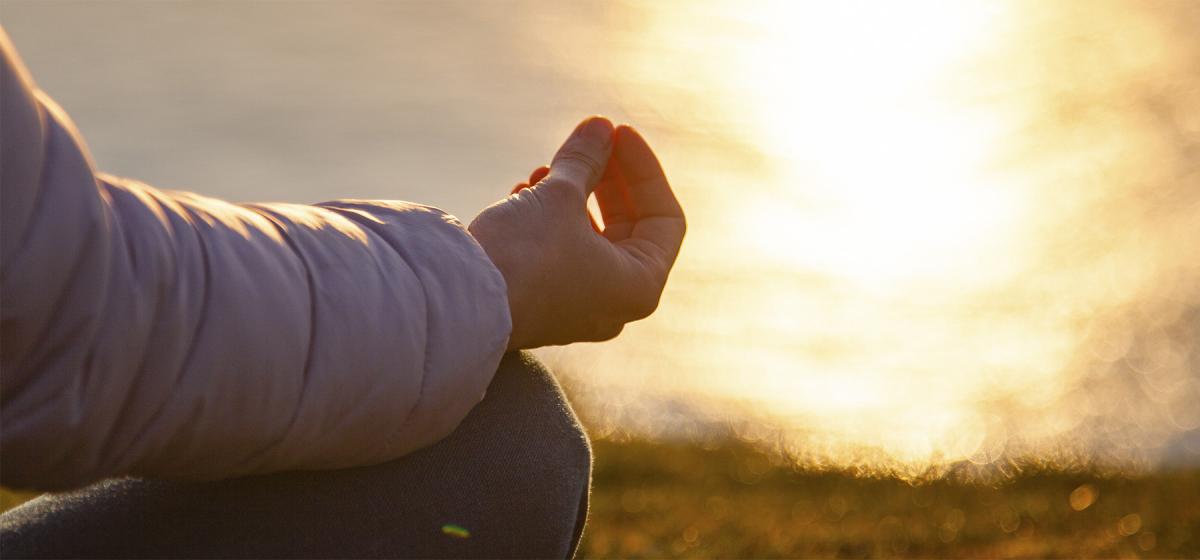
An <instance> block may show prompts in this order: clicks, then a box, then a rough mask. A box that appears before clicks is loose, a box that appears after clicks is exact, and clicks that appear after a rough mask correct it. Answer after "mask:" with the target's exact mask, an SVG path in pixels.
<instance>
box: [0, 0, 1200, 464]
mask: <svg viewBox="0 0 1200 560" xmlns="http://www.w3.org/2000/svg"><path fill="white" fill-rule="evenodd" d="M0 16H2V17H3V23H4V26H5V27H6V29H7V30H8V32H9V33H10V34H11V36H12V38H13V40H14V42H15V43H16V45H17V47H18V49H19V50H20V51H21V53H22V54H23V56H24V57H25V60H26V62H27V64H28V65H29V66H30V68H31V70H32V71H33V73H34V76H35V78H36V79H37V80H38V82H39V83H40V85H41V86H42V87H43V89H45V90H47V91H48V92H49V93H50V94H51V95H52V96H53V97H55V98H56V99H57V100H58V101H59V102H60V103H61V104H62V105H63V106H64V107H65V108H66V109H67V111H68V112H69V113H70V114H71V115H72V116H73V117H74V118H75V120H76V121H77V123H78V125H79V127H80V129H81V130H82V131H83V133H84V135H85V137H86V138H87V140H88V142H89V144H90V147H91V150H92V152H93V154H94V156H95V159H96V160H97V162H98V164H99V166H100V167H101V168H102V169H104V170H106V171H109V172H112V173H116V174H121V175H127V176H131V177H137V178H139V179H142V180H144V181H146V182H148V183H151V184H154V185H156V186H159V187H163V188H173V189H184V190H195V191H198V192H201V193H203V194H207V195H212V196H218V197H224V198H228V199H233V200H238V201H261V200H282V201H295V202H315V201H320V200H326V199H331V198H341V197H359V198H402V199H408V200H413V201H418V202H423V203H427V204H433V205H436V206H440V207H443V208H445V209H447V210H449V211H451V212H453V213H455V214H456V215H458V216H459V217H461V218H462V219H464V221H466V220H470V218H471V217H473V216H474V214H475V213H476V212H477V211H478V210H479V209H480V208H482V207H484V206H486V205H487V204H489V203H490V202H492V201H493V200H495V199H497V198H499V197H501V196H503V195H504V194H506V192H507V190H508V189H509V188H510V187H511V185H512V184H514V183H516V182H518V181H519V180H521V179H522V178H523V177H524V176H525V175H526V174H527V173H528V172H529V170H531V169H532V168H534V167H536V166H538V165H540V164H542V163H545V162H546V161H547V159H548V158H549V156H550V155H551V154H552V153H553V150H554V149H555V148H556V147H557V145H558V142H559V141H560V140H561V139H562V137H563V136H564V135H565V134H566V133H567V132H568V131H569V130H570V129H571V128H572V127H573V125H574V123H575V122H576V121H577V120H578V119H579V118H581V117H583V116H585V115H588V114H593V113H601V114H605V115H608V116H610V117H612V118H613V119H614V120H618V121H627V122H630V123H633V124H634V125H635V126H637V127H639V128H640V129H642V130H643V131H644V132H645V135H646V136H647V137H648V138H649V139H650V141H651V143H652V144H653V145H654V146H655V147H656V148H657V149H658V150H659V153H660V156H661V159H662V162H663V164H664V167H665V168H666V169H667V171H668V174H669V176H670V177H671V179H672V181H673V184H674V185H675V188H676V189H677V191H678V195H679V198H680V199H681V201H682V202H683V204H684V207H685V209H686V210H687V212H688V216H689V225H690V230H689V237H688V239H687V241H686V243H685V246H684V249H683V253H682V255H681V257H680V260H679V263H678V267H677V269H676V271H675V273H674V274H673V277H672V281H671V284H670V286H669V287H668V290H667V292H666V294H665V296H664V300H663V303H662V306H661V308H660V310H659V312H658V313H657V314H656V315H654V316H653V317H651V318H650V319H648V320H645V321H643V322H640V323H637V324H634V325H631V326H630V327H629V328H627V329H626V330H625V333H624V334H623V335H622V336H621V337H620V338H618V339H617V340H614V341H611V342H606V343H602V344H589V345H574V346H570V347H566V348H555V349H546V350H543V351H541V354H542V356H543V357H544V358H545V359H546V360H548V361H549V362H550V363H552V365H553V366H554V367H555V369H556V370H557V371H559V372H560V374H561V375H562V376H563V377H564V379H565V380H566V382H568V383H569V384H570V385H572V387H573V388H574V390H575V392H576V393H577V395H578V398H579V400H580V402H579V403H578V405H579V406H580V408H581V409H582V410H583V412H584V413H585V415H587V416H588V417H589V418H590V419H591V421H592V423H593V424H594V425H595V426H596V429H597V430H598V431H601V432H611V431H628V432H633V433H638V434H642V435H655V436H660V437H701V438H702V437H707V436H708V435H711V434H712V433H716V432H721V431H725V430H733V431H734V432H736V433H738V434H739V435H741V436H742V437H745V438H749V439H757V440H764V441H769V442H772V443H773V444H775V445H778V446H780V447H781V448H783V449H784V450H786V451H789V452H790V453H792V454H793V455H795V456H796V457H797V458H798V459H799V460H803V461H815V462H820V463H833V464H839V465H846V464H855V465H862V466H865V467H867V468H882V469H898V470H901V471H904V472H917V471H920V470H922V469H925V468H927V467H929V466H931V465H933V466H937V465H944V464H947V463H950V462H953V461H959V460H963V459H966V460H970V461H973V462H975V463H979V464H1003V460H1004V459H1006V458H1012V457H1017V456H1021V455H1027V454H1033V455H1038V456H1042V457H1050V456H1052V457H1054V458H1056V459H1059V460H1064V461H1071V460H1076V459H1080V458H1082V459H1085V460H1098V461H1102V462H1105V463H1115V464H1119V465H1124V466H1138V465H1145V464H1159V463H1160V462H1162V461H1164V460H1165V461H1168V462H1177V461H1181V460H1184V461H1192V460H1194V458H1195V457H1197V456H1200V436H1198V435H1197V434H1198V433H1200V432H1197V429H1198V428H1200V405H1198V403H1200V381H1198V380H1197V371H1198V370H1200V344H1198V341H1200V265H1198V263H1200V258H1198V257H1200V73H1197V71H1196V70H1197V68H1200V34H1197V33H1195V30H1196V29H1200V4H1197V3H1188V2H1174V3H1167V2H1141V3H1116V2H1078V3H1074V4H1072V3H1053V4H1049V3H1040V2H1034V3H998V2H997V3H993V2H965V1H964V2H945V3H917V2H912V3H909V2H905V3H877V4H872V3H838V4H836V5H835V4H833V3H828V4H826V3H816V2H813V3H801V2H766V1H763V2H753V3H744V2H733V1H729V2H697V3H693V2H688V3H675V2H653V3H651V2H646V3H625V2H605V3H597V2H554V3H517V2H485V1H476V2H436V3H434V2H429V3H425V2H344V3H343V2H339V3H334V2H328V3H326V2H258V3H244V4H243V3H236V4H235V3H200V2H196V3H185V2H132V1H113V2H82V3H72V2H53V3H49V2H46V3H43V2H23V1H14V0H6V1H5V2H4V4H3V6H0Z"/></svg>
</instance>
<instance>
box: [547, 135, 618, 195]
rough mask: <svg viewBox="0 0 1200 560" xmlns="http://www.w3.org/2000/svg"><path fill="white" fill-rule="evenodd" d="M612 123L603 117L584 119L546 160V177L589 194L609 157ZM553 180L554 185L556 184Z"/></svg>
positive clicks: (610, 153)
mask: <svg viewBox="0 0 1200 560" xmlns="http://www.w3.org/2000/svg"><path fill="white" fill-rule="evenodd" d="M612 138H613V124H612V122H611V121H609V120H608V119H606V118H604V117H588V118H586V119H584V120H583V122H581V123H579V126H576V127H575V130H574V131H573V132H571V135H570V136H568V137H567V140H566V142H563V145H562V147H561V148H559V149H558V152H557V153H555V154H554V159H553V160H551V161H550V174H549V176H548V178H550V179H555V180H557V181H561V182H562V183H563V184H564V185H567V186H569V187H572V188H576V189H579V190H580V191H582V193H583V194H584V196H586V195H588V194H591V192H592V191H593V190H595V188H596V185H597V184H599V183H600V178H601V177H603V176H604V166H605V164H606V163H607V162H608V158H609V156H611V155H612ZM557 181H556V182H557Z"/></svg>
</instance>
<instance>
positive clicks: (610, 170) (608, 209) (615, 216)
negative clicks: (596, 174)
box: [596, 160, 637, 241]
mask: <svg viewBox="0 0 1200 560" xmlns="http://www.w3.org/2000/svg"><path fill="white" fill-rule="evenodd" d="M596 203H597V205H598V206H600V216H601V217H602V218H603V219H604V236H605V237H607V238H608V240H609V241H620V240H622V239H625V238H627V237H629V234H630V233H631V232H632V231H633V224H634V222H636V221H637V212H635V211H634V209H633V201H632V200H630V198H629V185H628V184H627V183H626V182H625V176H624V175H622V174H621V168H620V166H619V165H617V164H616V162H615V161H612V160H609V164H608V166H606V167H605V168H604V177H603V178H602V179H601V180H600V185H599V186H598V187H596Z"/></svg>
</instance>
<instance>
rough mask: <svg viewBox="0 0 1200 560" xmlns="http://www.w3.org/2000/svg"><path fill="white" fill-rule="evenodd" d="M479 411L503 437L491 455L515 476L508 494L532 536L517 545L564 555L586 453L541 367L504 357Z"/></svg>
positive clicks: (577, 531) (575, 520) (587, 480)
mask: <svg viewBox="0 0 1200 560" xmlns="http://www.w3.org/2000/svg"><path fill="white" fill-rule="evenodd" d="M489 400H490V401H492V403H491V405H488V404H487V403H488V401H489ZM481 404H482V405H484V406H487V408H485V409H484V411H483V412H484V413H485V415H486V420H487V421H488V423H489V424H491V425H492V427H493V429H495V430H498V431H499V432H498V433H503V434H504V436H503V440H504V443H503V444H502V445H503V447H504V448H503V449H502V450H499V451H500V452H501V453H502V454H503V456H505V457H506V462H508V463H509V464H510V466H509V467H508V468H506V469H505V470H509V469H513V470H509V473H510V475H514V474H515V475H516V476H514V477H513V478H510V479H509V481H510V482H511V483H512V484H513V485H514V486H513V487H512V488H510V491H511V492H513V494H511V495H517V496H521V500H522V501H523V502H524V507H523V509H524V510H525V511H523V512H522V514H523V515H524V516H528V517H527V519H526V523H524V526H525V527H528V528H529V529H531V530H533V531H539V532H540V533H539V534H538V535H530V534H528V533H527V534H526V535H525V537H524V538H526V539H530V540H541V539H542V538H545V539H547V541H552V542H544V545H545V547H535V548H537V549H538V550H539V551H543V552H545V551H550V550H557V551H560V552H561V554H563V555H569V554H570V553H571V552H572V551H573V550H574V549H575V546H576V545H577V544H578V542H579V538H580V536H581V534H582V531H583V525H584V522H585V521H586V518H587V508H588V494H589V491H590V487H591V469H592V449H591V444H590V443H589V442H588V438H587V435H586V433H585V432H584V429H583V427H582V425H581V424H580V423H579V419H578V417H576V415H575V413H574V411H573V410H572V409H571V406H570V404H569V403H568V402H567V398H566V395H565V394H564V393H563V391H562V389H561V387H560V386H559V385H558V383H557V382H556V381H555V379H554V377H553V376H551V374H550V372H549V370H547V369H546V367H545V366H544V365H543V364H542V363H541V362H539V361H538V360H537V359H536V358H534V357H533V356H532V355H531V354H529V353H525V352H520V353H512V354H509V355H507V356H505V358H504V360H503V362H501V364H500V368H499V370H498V371H497V373H496V378H495V379H494V380H493V382H492V386H491V387H490V388H489V390H488V395H487V396H486V397H485V398H484V403H481ZM528 544H532V543H528ZM552 555H555V554H552Z"/></svg>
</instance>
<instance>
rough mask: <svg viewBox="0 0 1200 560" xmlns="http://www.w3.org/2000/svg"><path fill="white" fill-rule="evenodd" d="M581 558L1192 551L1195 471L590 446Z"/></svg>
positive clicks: (1196, 539) (1199, 532)
mask: <svg viewBox="0 0 1200 560" xmlns="http://www.w3.org/2000/svg"><path fill="white" fill-rule="evenodd" d="M595 455H596V466H595V480H594V488H593V494H592V510H591V519H590V522H589V525H588V529H587V533H586V535H585V539H584V542H583V545H582V552H581V554H582V556H584V557H597V558H599V557H621V558H636V557H709V558H711V557H720V558H729V557H738V558H747V557H755V558H763V557H806V558H813V557H838V558H847V557H848V558H866V557H926V558H928V557H951V556H954V557H973V558H980V557H989V558H996V557H1010V558H1011V557H1106V558H1115V557H1154V558H1161V557H1196V556H1197V555H1198V554H1200V492H1198V491H1200V471H1190V472H1179V473H1170V474H1160V475H1154V476H1150V477H1140V478H1124V477H1101V476H1095V475H1087V474H1078V473H1076V474H1070V473H1061V472H1052V471H1044V470H1043V471H1039V472H1026V473H1025V474H1022V475H1018V476H1016V477H1014V478H1012V479H1009V480H1006V481H1005V482H1003V483H997V484H970V483H963V482H953V481H950V480H946V479H942V480H934V481H931V482H926V483H921V484H916V485H914V484H909V483H907V482H904V481H900V480H896V479H888V478H874V479H872V478H861V477H856V476H852V475H850V474H847V473H838V472H824V473H820V472H805V471H798V470H796V469H794V468H792V467H790V466H788V465H786V464H781V463H780V462H779V461H778V460H775V459H773V458H772V456H770V455H768V454H765V453H763V452H760V451H758V450H756V449H754V448H752V447H749V446H746V445H742V444H730V445H727V446H724V447H718V448H704V447H700V446H696V445H691V444H663V443H649V442H644V441H632V442H613V441H598V442H596V443H595Z"/></svg>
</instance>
